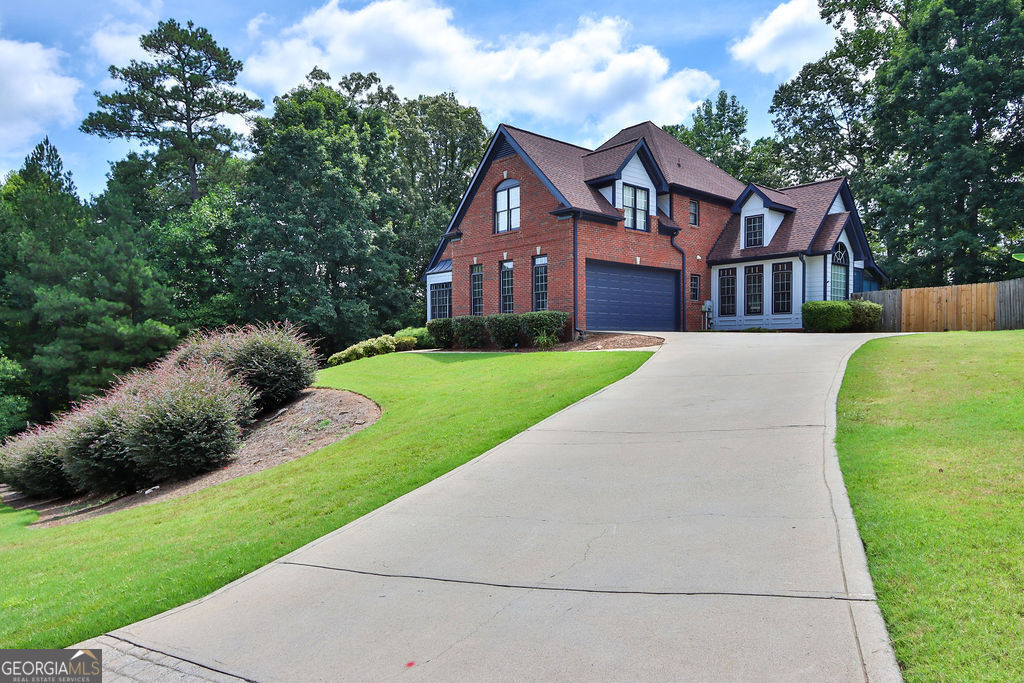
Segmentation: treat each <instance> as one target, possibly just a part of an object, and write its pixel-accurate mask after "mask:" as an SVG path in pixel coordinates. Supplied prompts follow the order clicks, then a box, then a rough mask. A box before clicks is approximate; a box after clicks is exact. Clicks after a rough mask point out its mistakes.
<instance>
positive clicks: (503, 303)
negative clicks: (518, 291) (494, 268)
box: [498, 261, 513, 313]
mask: <svg viewBox="0 0 1024 683" xmlns="http://www.w3.org/2000/svg"><path fill="white" fill-rule="evenodd" d="M498 290H499V294H500V296H499V299H500V301H499V304H500V306H499V308H498V311H499V312H500V313H511V312H512V310H513V306H512V262H511V261H502V262H501V264H500V265H499V266H498Z"/></svg>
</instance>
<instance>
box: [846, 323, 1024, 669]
mask: <svg viewBox="0 0 1024 683" xmlns="http://www.w3.org/2000/svg"><path fill="white" fill-rule="evenodd" d="M838 417H839V422H838V435H837V443H838V449H839V460H840V463H841V465H842V468H843V476H844V477H845V479H846V484H847V487H848V489H849V492H850V499H851V501H852V503H853V509H854V512H855V513H856V516H857V524H858V526H859V528H860V532H861V535H862V537H863V538H864V543H865V546H866V548H867V554H868V563H869V565H870V568H871V576H872V577H873V578H874V581H875V590H876V591H877V592H878V600H879V605H880V607H881V609H882V613H883V615H884V616H885V621H886V623H887V624H888V626H889V633H890V635H891V636H892V640H893V645H894V647H895V649H896V656H897V658H898V659H899V661H900V664H901V665H902V666H903V667H904V675H905V676H906V678H907V680H908V681H935V680H963V681H980V680H1005V681H1010V680H1016V681H1020V680H1024V331H1012V332H948V333H943V334H929V335H914V336H906V337H893V338H888V339H880V340H876V341H872V342H870V343H869V344H867V345H865V346H864V347H863V348H862V349H861V350H859V351H858V352H857V353H856V354H855V355H854V356H853V358H852V359H851V360H850V365H849V368H848V370H847V373H846V378H845V380H844V382H843V387H842V391H841V392H840V394H839V415H838Z"/></svg>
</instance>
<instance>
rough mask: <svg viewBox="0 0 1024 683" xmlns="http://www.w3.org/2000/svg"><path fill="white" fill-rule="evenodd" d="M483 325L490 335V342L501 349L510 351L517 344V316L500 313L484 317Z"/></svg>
mask: <svg viewBox="0 0 1024 683" xmlns="http://www.w3.org/2000/svg"><path fill="white" fill-rule="evenodd" d="M484 324H485V325H487V331H488V332H489V333H490V334H491V340H492V341H493V342H494V343H495V344H497V345H498V347H499V348H502V349H510V348H512V347H513V346H517V345H518V342H519V332H520V329H521V327H520V324H519V316H518V315H516V314H514V313H501V314H498V315H488V316H485V317H484Z"/></svg>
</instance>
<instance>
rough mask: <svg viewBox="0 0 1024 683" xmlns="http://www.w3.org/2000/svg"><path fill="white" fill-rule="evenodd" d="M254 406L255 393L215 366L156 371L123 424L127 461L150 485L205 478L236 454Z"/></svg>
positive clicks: (190, 366) (192, 366) (208, 364)
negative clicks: (196, 476) (134, 464)
mask: <svg viewBox="0 0 1024 683" xmlns="http://www.w3.org/2000/svg"><path fill="white" fill-rule="evenodd" d="M254 403H255V394H254V392H253V391H252V390H250V389H248V388H247V387H246V386H244V385H243V384H242V382H241V381H240V380H239V379H238V378H236V377H232V376H231V375H230V374H228V371H227V370H226V369H224V368H223V367H222V366H220V365H216V364H211V363H196V362H194V363H190V364H189V365H187V366H185V367H184V368H162V369H157V370H155V371H153V372H151V373H150V374H149V376H148V377H146V387H145V391H143V392H141V395H140V397H139V400H138V402H137V404H136V405H135V406H134V407H133V409H132V410H131V411H130V413H128V415H127V416H126V419H125V426H126V429H125V440H126V444H127V446H128V450H129V453H130V456H131V458H132V460H134V462H135V463H136V465H137V467H138V468H139V470H140V471H141V472H144V473H145V476H146V477H147V478H152V479H155V480H165V479H169V480H172V481H175V480H179V479H187V478H189V477H192V476H195V475H197V474H200V473H203V472H209V471H210V470H213V469H216V468H217V467H219V466H221V465H223V464H224V463H225V462H226V461H227V460H228V458H230V457H231V455H232V454H233V453H234V452H235V450H237V448H238V442H239V439H240V437H241V429H240V426H239V425H241V424H244V423H246V422H248V421H249V420H251V418H252V415H253V409H254Z"/></svg>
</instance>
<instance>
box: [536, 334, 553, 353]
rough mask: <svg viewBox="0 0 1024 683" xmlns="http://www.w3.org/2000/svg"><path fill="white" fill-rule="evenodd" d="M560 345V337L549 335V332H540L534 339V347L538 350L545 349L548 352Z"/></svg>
mask: <svg viewBox="0 0 1024 683" xmlns="http://www.w3.org/2000/svg"><path fill="white" fill-rule="evenodd" d="M557 343H558V337H555V336H553V335H550V334H548V333H547V332H538V333H537V334H536V335H534V337H533V345H534V346H536V347H537V348H538V349H544V350H545V351H547V350H548V349H550V348H552V347H553V346H554V345H555V344H557Z"/></svg>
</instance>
